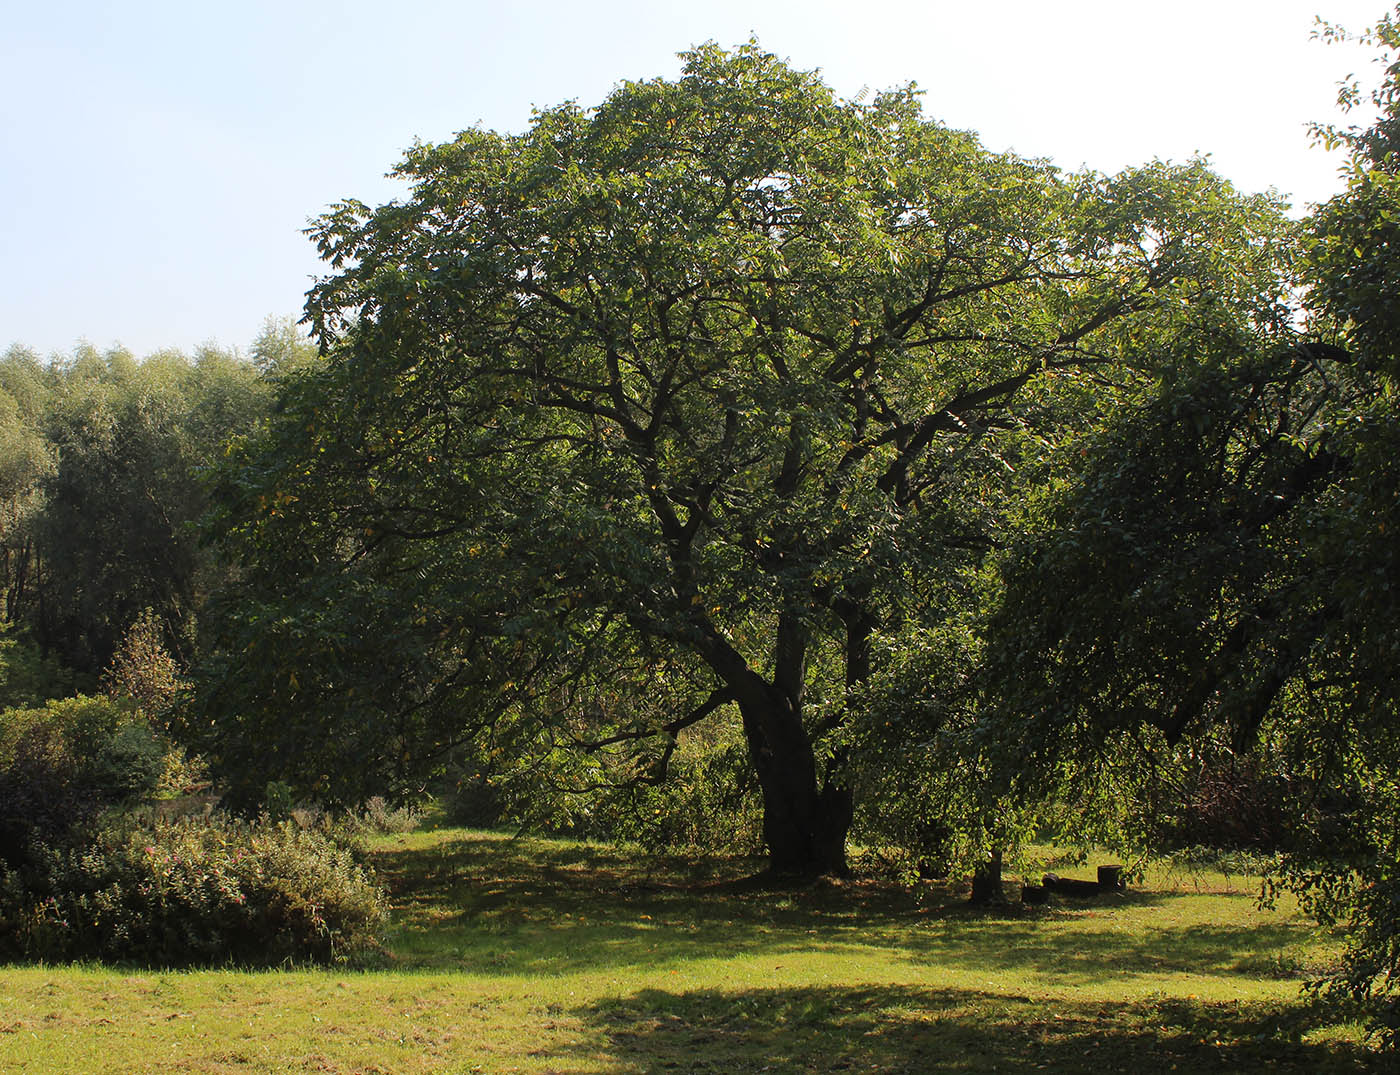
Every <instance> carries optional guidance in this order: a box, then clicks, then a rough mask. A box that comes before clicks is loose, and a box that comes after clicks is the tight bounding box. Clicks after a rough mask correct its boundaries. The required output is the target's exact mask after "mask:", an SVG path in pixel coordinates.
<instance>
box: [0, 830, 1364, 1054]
mask: <svg viewBox="0 0 1400 1075" xmlns="http://www.w3.org/2000/svg"><path fill="white" fill-rule="evenodd" d="M375 858H376V863H377V866H378V868H379V870H380V872H381V874H382V875H383V877H384V878H385V879H386V880H387V882H388V883H389V884H390V886H391V889H392V891H393V893H394V901H395V906H396V910H397V914H396V923H397V924H396V926H395V929H394V931H393V932H392V933H391V935H390V936H389V937H388V939H387V949H388V954H387V956H386V958H385V961H384V965H383V966H382V967H376V968H373V969H369V970H361V971H348V970H326V971H319V970H318V971H283V972H274V973H243V972H238V971H232V970H229V971H208V972H194V973H161V972H159V971H150V970H132V969H109V968H101V967H80V968H49V967H7V968H3V969H0V1071H5V1072H9V1071H26V1072H35V1073H36V1075H37V1073H47V1072H53V1073H58V1072H87V1071H92V1072H98V1071H101V1072H106V1071H131V1072H143V1071H149V1072H201V1073H205V1072H208V1073H212V1072H264V1071H267V1072H342V1073H350V1072H363V1073H369V1072H381V1073H387V1072H394V1073H398V1072H404V1073H417V1072H423V1073H427V1072H470V1071H522V1072H645V1071H659V1070H682V1071H717V1072H718V1071H724V1072H747V1071H762V1070H770V1071H810V1072H823V1071H834V1070H848V1071H889V1072H895V1071H909V1072H918V1071H953V1072H988V1071H993V1070H1012V1069H1031V1070H1050V1071H1086V1072H1087V1071H1098V1070H1100V1069H1104V1068H1107V1067H1109V1066H1112V1067H1113V1068H1119V1069H1126V1070H1132V1071H1136V1072H1156V1071H1170V1070H1173V1066H1175V1069H1176V1070H1179V1071H1182V1072H1194V1071H1253V1070H1266V1069H1267V1070H1280V1071H1296V1072H1312V1071H1335V1070H1371V1071H1382V1070H1385V1065H1384V1064H1383V1063H1382V1061H1381V1060H1380V1058H1378V1057H1377V1056H1376V1055H1375V1054H1374V1053H1372V1052H1370V1051H1369V1050H1368V1049H1367V1048H1365V1047H1364V1046H1363V1045H1361V1044H1359V1043H1358V1041H1357V1038H1356V1034H1355V1031H1354V1028H1350V1027H1346V1026H1334V1025H1330V1024H1329V1022H1328V1017H1327V1013H1325V1012H1322V1011H1320V1010H1316V1009H1310V1008H1309V1007H1307V1006H1306V1005H1305V1004H1304V1003H1303V1002H1302V1001H1301V1000H1300V995H1299V986H1300V983H1301V981H1302V980H1303V979H1304V978H1305V977H1306V976H1307V975H1309V974H1310V973H1316V972H1317V971H1318V970H1319V969H1321V968H1322V967H1323V966H1324V965H1325V962H1326V960H1327V959H1329V958H1330V955H1331V949H1330V945H1329V943H1328V942H1327V941H1326V940H1325V939H1319V938H1318V937H1316V936H1315V935H1314V933H1313V931H1312V930H1311V929H1310V928H1309V925H1308V923H1307V922H1306V921H1305V920H1303V919H1302V918H1301V917H1299V916H1298V915H1297V914H1296V913H1295V912H1293V911H1292V910H1289V909H1283V910H1279V911H1272V912H1270V911H1264V910H1261V909H1260V908H1259V907H1258V906H1257V905H1256V902H1255V896H1256V895H1257V891H1258V880H1257V878H1251V877H1247V876H1240V875H1232V876H1225V875H1223V874H1218V873H1210V872H1203V871H1198V872H1196V873H1195V874H1193V875H1189V876H1188V875H1185V874H1182V873H1181V872H1180V871H1179V870H1178V871H1176V872H1175V873H1170V872H1166V873H1158V874H1149V876H1148V878H1147V879H1146V881H1145V882H1144V883H1143V884H1142V885H1141V886H1138V887H1134V888H1133V889H1132V890H1131V891H1129V892H1128V893H1126V894H1122V895H1105V896H1100V897H1097V898H1095V899H1093V900H1090V901H1087V902H1085V903H1080V904H1067V903H1063V902H1060V903H1057V904H1055V905H1054V906H1052V907H1050V908H1048V909H1035V910H1030V909H1024V910H1023V909H1021V908H1019V907H1014V906H1013V907H1010V908H1008V909H1005V910H1003V911H1000V912H994V913H980V912H974V911H972V910H970V909H968V908H967V907H966V906H965V905H964V904H963V903H962V902H961V898H960V894H959V893H958V892H956V891H955V890H952V889H948V888H934V889H928V890H925V891H922V892H913V893H911V892H907V891H904V890H902V889H899V888H896V887H893V886H888V885H882V884H876V883H872V882H860V881H854V882H838V883H823V884H819V885H816V886H811V887H806V888H800V889H794V890H791V891H785V892H771V891H756V890H754V889H753V888H752V887H751V886H749V885H747V884H745V883H744V882H743V880H742V879H743V878H744V877H745V876H746V875H747V873H749V872H751V871H752V869H753V868H754V866H755V864H754V863H745V862H711V863H707V864H704V865H702V866H695V865H693V864H689V863H687V862H685V861H682V860H657V859H649V858H646V857H644V856H642V855H639V854H637V853H634V852H631V851H627V850H620V849H614V848H606V847H592V846H585V845H580V844H575V843H569V842H564V841H547V840H536V839H518V840H513V839H510V838H509V837H507V836H503V835H499V834H491V833H477V832H465V831H461V830H450V829H444V830H438V831H429V832H419V833H412V834H408V835H405V836H397V837H389V838H386V839H385V840H384V841H383V842H382V843H381V844H380V845H379V847H378V850H377V851H376V854H375ZM1062 872H1065V873H1071V872H1074V871H1073V870H1071V869H1065V870H1063V871H1062ZM1083 875H1085V876H1091V875H1092V873H1091V871H1085V872H1084V873H1083Z"/></svg>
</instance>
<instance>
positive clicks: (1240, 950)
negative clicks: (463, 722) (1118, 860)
mask: <svg viewBox="0 0 1400 1075" xmlns="http://www.w3.org/2000/svg"><path fill="white" fill-rule="evenodd" d="M375 859H376V861H375V865H376V867H377V869H378V870H379V872H380V874H381V876H382V877H383V878H384V879H385V880H386V881H387V883H388V884H389V887H390V890H391V893H392V894H393V899H394V903H395V909H396V914H395V918H396V922H397V928H396V932H395V933H394V935H393V936H391V937H390V938H389V947H390V949H391V950H392V951H394V952H395V954H396V956H397V959H398V962H399V963H400V964H402V965H407V966H419V967H423V968H425V969H427V968H444V969H446V968H453V969H461V970H466V971H469V972H471V973H477V974H539V973H548V974H559V973H569V972H575V971H590V970H599V969H607V968H614V967H627V966H648V967H653V968H657V967H659V968H663V969H664V968H671V969H679V968H680V967H682V966H683V965H684V964H685V963H687V962H689V961H693V960H700V959H716V958H720V959H727V958H735V957H742V956H745V955H754V954H762V955H763V956H764V957H765V958H766V957H769V956H772V957H775V958H781V957H783V956H785V955H789V954H796V953H811V952H823V953H837V954H839V953H840V952H842V951H851V952H853V953H854V952H856V951H858V950H859V951H868V950H869V949H870V947H871V945H872V944H877V945H879V946H881V947H882V948H884V949H885V950H886V951H889V952H892V953H894V954H895V955H896V956H897V957H898V958H902V959H905V960H908V961H909V962H910V963H912V964H915V965H936V966H939V967H942V968H946V969H951V970H955V971H956V970H967V971H969V972H980V973H986V972H988V971H1000V972H1013V973H1022V974H1026V975H1035V976H1039V977H1041V978H1043V979H1047V980H1050V981H1055V982H1061V983H1064V984H1066V985H1080V984H1095V983H1098V984H1105V983H1110V984H1116V983H1122V982H1127V981H1129V980H1131V979H1132V978H1133V977H1147V976H1151V977H1160V976H1162V975H1168V974H1176V973H1179V974H1206V973H1209V974H1214V975H1217V976H1230V975H1239V976H1241V977H1244V978H1248V979H1251V980H1253V979H1259V978H1292V977H1296V976H1297V969H1296V968H1295V967H1293V966H1291V965H1289V964H1288V963H1287V961H1286V960H1284V959H1283V958H1282V957H1281V956H1280V955H1274V954H1272V953H1282V952H1284V951H1286V950H1287V949H1288V948H1289V946H1290V945H1293V944H1295V943H1296V942H1298V941H1299V940H1300V939H1301V938H1302V937H1303V936H1305V935H1306V928H1305V927H1304V926H1302V924H1301V923H1298V922H1296V921H1288V920H1279V921H1277V922H1263V923H1253V924H1248V925H1238V926H1235V925H1202V924H1199V923H1197V924H1188V925H1174V924H1172V923H1170V922H1169V921H1164V923H1163V924H1162V925H1160V926H1152V925H1149V926H1147V927H1145V928H1142V927H1139V928H1135V929H1133V930H1124V929H1122V928H1118V927H1117V926H1116V923H1115V911H1116V910H1118V909H1121V908H1125V907H1136V908H1141V907H1144V906H1150V905H1151V904H1152V903H1153V902H1155V901H1156V900H1158V899H1160V898H1161V897H1157V896H1153V895H1152V894H1146V893H1129V894H1106V895H1103V896H1100V897H1096V898H1095V899H1094V900H1091V901H1087V903H1084V904H1076V905H1075V906H1074V907H1073V909H1054V908H1052V909H1049V910H1046V909H1040V908H1037V909H1028V908H1022V907H1020V906H1019V905H1009V906H1006V907H1001V908H996V909H993V910H990V911H988V910H977V909H973V908H969V907H968V906H967V905H966V903H965V901H964V900H963V899H962V896H963V893H961V892H960V891H959V890H958V889H957V888H956V887H953V886H948V887H946V888H943V889H940V890H934V891H933V892H932V893H931V894H930V893H924V894H923V895H922V896H921V895H920V894H916V893H911V892H910V891H909V890H907V889H905V888H902V887H900V886H896V885H890V884H881V883H875V882H859V881H857V882H851V881H841V882H820V883H816V884H809V885H805V886H797V887H793V888H790V889H783V890H773V889H765V890H763V891H760V892H755V891H753V890H752V887H751V886H750V885H749V884H748V882H746V880H745V878H746V877H747V876H748V872H749V870H750V868H751V867H752V866H753V865H754V864H753V863H752V862H746V861H733V860H710V861H708V862H696V861H691V860H684V859H673V858H664V857H660V858H659V857H654V856H643V855H639V854H637V853H636V852H635V851H634V850H629V849H622V848H614V847H607V846H601V847H600V846H588V845H579V844H568V843H563V842H557V841H546V840H533V839H515V840H512V839H510V838H507V837H503V836H495V835H491V834H480V835H473V836H468V837H462V838H455V839H454V838H448V839H445V840H443V841H442V842H440V843H438V844H435V845H430V846H428V847H414V848H411V849H403V850H398V849H393V848H390V849H388V850H385V851H381V852H379V853H378V854H377V855H376V856H375ZM1066 916H1068V917H1074V918H1077V919H1078V921H1077V922H1076V923H1075V928H1074V929H1073V930H1064V929H1053V928H1049V927H1050V926H1051V925H1052V924H1053V923H1054V921H1055V920H1056V919H1057V918H1062V917H1066ZM1100 920H1101V924H1100Z"/></svg>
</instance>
